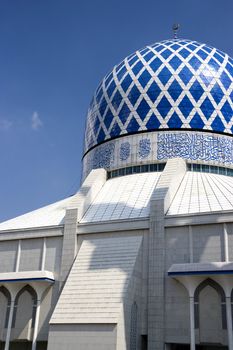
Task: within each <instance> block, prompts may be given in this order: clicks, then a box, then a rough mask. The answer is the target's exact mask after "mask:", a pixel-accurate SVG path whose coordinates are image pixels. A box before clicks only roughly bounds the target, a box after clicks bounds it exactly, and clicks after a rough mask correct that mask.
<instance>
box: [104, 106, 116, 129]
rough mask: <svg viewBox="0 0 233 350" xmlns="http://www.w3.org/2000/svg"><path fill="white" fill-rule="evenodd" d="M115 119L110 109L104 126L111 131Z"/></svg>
mask: <svg viewBox="0 0 233 350" xmlns="http://www.w3.org/2000/svg"><path fill="white" fill-rule="evenodd" d="M113 118H114V116H113V114H112V112H111V110H110V108H108V110H107V113H106V114H105V117H104V125H105V126H106V129H107V130H108V129H109V126H110V124H111V122H112V120H113Z"/></svg>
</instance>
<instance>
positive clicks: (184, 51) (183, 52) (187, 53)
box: [179, 48, 190, 58]
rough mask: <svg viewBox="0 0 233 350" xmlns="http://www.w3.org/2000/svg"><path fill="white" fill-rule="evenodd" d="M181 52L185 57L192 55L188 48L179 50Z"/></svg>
mask: <svg viewBox="0 0 233 350" xmlns="http://www.w3.org/2000/svg"><path fill="white" fill-rule="evenodd" d="M179 54H180V55H181V56H182V57H183V58H187V57H188V56H189V55H190V52H189V51H188V50H187V49H185V48H184V49H182V50H180V51H179Z"/></svg>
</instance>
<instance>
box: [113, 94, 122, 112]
mask: <svg viewBox="0 0 233 350" xmlns="http://www.w3.org/2000/svg"><path fill="white" fill-rule="evenodd" d="M121 101H122V96H121V94H120V93H119V91H118V90H117V91H116V93H115V95H114V96H113V99H112V105H113V107H114V109H115V111H117V109H118V107H119V105H120V103H121Z"/></svg>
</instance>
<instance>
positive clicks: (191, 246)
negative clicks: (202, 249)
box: [189, 226, 193, 263]
mask: <svg viewBox="0 0 233 350" xmlns="http://www.w3.org/2000/svg"><path fill="white" fill-rule="evenodd" d="M189 262H190V263H193V230H192V226H189Z"/></svg>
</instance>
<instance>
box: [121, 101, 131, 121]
mask: <svg viewBox="0 0 233 350" xmlns="http://www.w3.org/2000/svg"><path fill="white" fill-rule="evenodd" d="M129 114H130V109H129V107H128V106H127V104H126V103H124V104H123V106H122V108H121V110H120V112H119V118H120V120H121V121H122V123H123V124H125V122H126V120H127V119H128V116H129Z"/></svg>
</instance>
